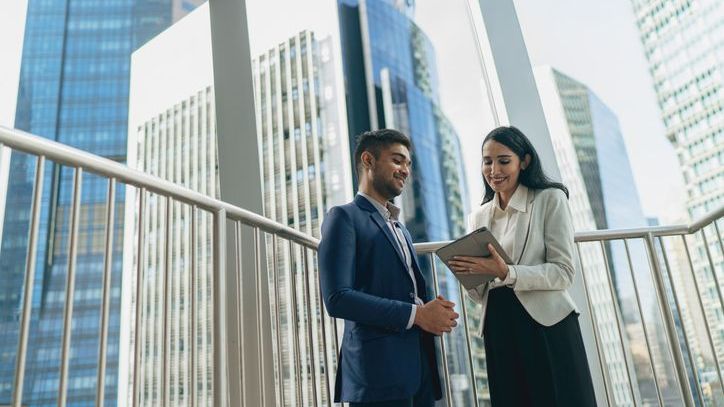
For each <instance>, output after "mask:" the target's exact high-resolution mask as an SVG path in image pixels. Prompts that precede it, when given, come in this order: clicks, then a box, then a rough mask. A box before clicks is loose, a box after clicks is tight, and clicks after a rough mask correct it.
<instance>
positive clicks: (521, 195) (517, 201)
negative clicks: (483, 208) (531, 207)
mask: <svg viewBox="0 0 724 407" xmlns="http://www.w3.org/2000/svg"><path fill="white" fill-rule="evenodd" d="M493 204H494V205H495V208H496V209H498V210H501V211H503V210H508V208H512V209H514V210H516V211H518V212H525V211H526V210H527V209H528V187H526V186H525V185H523V184H519V185H518V188H516V189H515V192H513V196H512V197H510V202H508V206H506V207H505V209H501V208H500V198H498V193H497V192H496V193H495V197H494V198H493Z"/></svg>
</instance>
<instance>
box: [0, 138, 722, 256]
mask: <svg viewBox="0 0 724 407" xmlns="http://www.w3.org/2000/svg"><path fill="white" fill-rule="evenodd" d="M0 144H4V145H5V146H6V147H9V148H11V149H15V150H20V151H24V152H26V153H30V154H35V155H43V156H46V158H47V159H49V160H51V161H54V162H56V163H60V164H65V165H69V166H73V167H82V168H83V169H84V170H85V171H86V172H90V173H93V174H97V175H102V176H106V177H109V178H116V179H117V180H118V181H121V182H123V183H126V184H129V185H133V186H136V187H139V188H144V189H146V190H147V191H149V192H155V193H158V194H161V195H164V196H171V197H173V198H174V200H177V201H180V202H183V203H187V204H190V205H195V206H197V207H199V208H200V209H204V210H207V211H210V212H216V211H219V210H222V209H223V210H225V211H226V214H227V218H228V219H230V220H238V221H241V222H242V223H244V224H245V225H248V226H251V227H258V228H259V229H261V230H262V231H264V232H266V233H271V234H274V235H276V236H279V237H282V238H285V239H288V240H292V241H294V242H295V243H298V244H301V245H303V246H306V247H308V248H310V249H315V250H316V249H317V246H318V245H319V240H318V239H315V238H313V237H311V236H308V235H305V234H304V233H301V232H299V231H297V230H295V229H293V228H291V227H288V226H286V225H282V224H280V223H277V222H274V221H272V220H270V219H267V218H265V217H264V216H262V215H259V214H256V213H254V212H251V211H248V210H246V209H242V208H239V207H237V206H234V205H231V204H229V203H226V202H224V201H221V200H218V199H214V198H212V197H209V196H207V195H203V194H201V193H198V192H196V191H192V190H190V189H187V188H183V187H181V186H178V185H176V184H174V183H172V182H170V181H167V180H163V179H160V178H157V177H154V176H152V175H148V174H146V173H143V172H141V171H138V170H135V169H132V168H129V167H128V166H126V165H124V164H121V163H119V162H116V161H112V160H109V159H107V158H103V157H99V156H96V155H94V154H91V153H88V152H85V151H82V150H79V149H76V148H73V147H70V146H67V145H64V144H61V143H57V142H55V141H51V140H48V139H45V138H42V137H38V136H35V135H32V134H29V133H26V132H23V131H21V130H17V129H10V128H7V127H4V126H0ZM723 215H724V205H721V206H720V207H719V208H718V209H715V210H713V211H712V212H710V213H708V214H706V215H704V216H703V217H701V218H699V219H697V220H695V221H694V222H692V223H691V224H689V225H674V226H657V227H648V228H634V229H619V230H597V231H586V232H578V233H576V236H575V240H576V242H592V241H599V240H616V239H636V238H645V237H646V236H647V235H649V234H651V236H653V237H658V236H662V237H665V236H677V235H686V234H691V233H694V232H696V231H698V230H699V229H701V228H702V227H704V226H706V225H708V224H710V223H712V222H714V221H715V220H717V219H719V218H721V217H722V216H723ZM447 243H449V242H429V243H418V244H416V245H415V248H416V249H417V252H418V254H425V253H431V252H433V251H435V250H437V249H438V248H440V247H442V246H444V245H445V244H447Z"/></svg>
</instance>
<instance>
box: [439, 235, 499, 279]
mask: <svg viewBox="0 0 724 407" xmlns="http://www.w3.org/2000/svg"><path fill="white" fill-rule="evenodd" d="M488 251H490V257H470V256H455V257H453V259H452V260H450V268H452V269H453V271H455V272H459V273H465V272H467V273H480V274H487V275H491V276H495V277H498V278H499V279H500V280H505V278H506V277H507V276H508V265H507V264H505V260H503V258H502V257H500V255H499V254H498V252H497V251H495V248H494V247H493V245H491V244H488Z"/></svg>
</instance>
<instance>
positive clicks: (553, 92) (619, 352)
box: [534, 67, 645, 406]
mask: <svg viewBox="0 0 724 407" xmlns="http://www.w3.org/2000/svg"><path fill="white" fill-rule="evenodd" d="M534 74H535V79H536V83H537V86H538V91H539V94H540V97H541V102H542V105H543V110H544V113H545V116H546V121H547V122H548V126H549V128H550V132H551V141H552V142H553V147H554V149H555V152H556V160H557V162H558V167H559V168H560V170H561V177H562V180H563V183H564V184H565V185H566V186H567V187H568V190H569V193H570V197H569V202H570V207H571V212H572V215H573V225H574V228H575V230H577V231H586V230H596V229H608V228H614V227H631V226H635V225H639V226H643V225H641V223H644V222H645V218H644V217H643V215H642V214H641V209H640V205H638V193H637V191H636V188H635V186H634V184H633V175H632V173H631V169H630V166H629V164H628V155H627V154H626V150H625V147H624V145H623V139H622V138H621V134H620V130H619V127H618V121H617V119H616V118H615V116H613V114H612V113H611V112H610V110H609V109H608V108H607V107H606V106H605V105H603V103H601V102H600V100H599V99H598V98H597V97H596V95H595V94H593V92H591V90H590V89H588V87H586V86H585V85H583V84H582V83H580V82H578V81H576V80H574V79H572V78H570V77H568V76H566V75H564V74H563V73H561V72H559V71H557V70H555V69H553V68H551V67H537V68H535V69H534ZM604 161H605V162H604ZM607 171H611V172H610V173H609V172H607ZM637 207H638V209H637ZM618 213H622V214H623V217H624V219H618V218H617V214H618ZM637 213H638V214H639V217H636V218H634V219H631V217H632V216H634V215H635V214H637ZM632 214H633V215H632ZM626 221H630V222H632V223H629V224H626V223H625V222H626ZM622 225H626V226H622ZM578 249H579V258H580V265H581V270H582V272H583V273H584V274H585V278H586V282H587V284H588V291H589V296H590V300H591V306H592V307H593V310H594V321H595V323H596V329H597V331H598V335H599V340H600V341H601V347H602V348H603V349H604V354H605V367H606V368H607V370H608V375H609V378H610V380H611V382H612V384H613V388H612V390H613V391H612V392H613V395H614V398H615V400H616V403H617V405H625V406H633V405H638V404H640V402H641V395H640V390H639V384H638V382H636V380H635V376H629V369H632V363H633V360H632V356H631V351H630V349H629V340H628V338H627V335H626V331H625V330H623V331H622V330H619V326H617V318H616V316H617V314H619V313H621V314H624V315H626V313H625V310H626V309H627V308H624V307H623V306H622V304H620V303H618V302H617V303H614V297H613V296H612V295H611V291H610V287H618V286H619V285H620V284H616V282H617V281H619V280H622V279H618V278H617V271H619V270H620V272H627V271H628V265H627V260H626V257H625V256H626V254H625V252H624V253H621V252H620V250H619V249H621V248H619V247H615V248H614V247H611V245H603V246H599V245H597V244H589V243H584V244H580V245H579V246H578ZM621 256H623V257H621ZM644 260H645V258H644ZM622 262H623V263H622ZM624 265H625V268H620V267H623V266H624ZM617 267H618V268H617ZM625 281H626V282H627V283H628V280H625ZM619 291H620V290H619ZM636 332H638V331H636ZM621 344H625V345H624V346H621ZM630 374H631V375H634V374H635V372H634V371H633V370H630ZM630 378H632V379H633V381H632V380H630ZM632 389H633V391H632Z"/></svg>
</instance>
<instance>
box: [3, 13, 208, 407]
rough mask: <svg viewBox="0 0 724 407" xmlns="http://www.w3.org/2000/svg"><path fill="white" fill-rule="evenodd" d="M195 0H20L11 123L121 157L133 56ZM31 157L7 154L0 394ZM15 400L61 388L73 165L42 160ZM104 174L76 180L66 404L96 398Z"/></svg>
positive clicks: (52, 395)
mask: <svg viewBox="0 0 724 407" xmlns="http://www.w3.org/2000/svg"><path fill="white" fill-rule="evenodd" d="M198 3H200V1H198V0H196V1H190V0H187V1H184V0H116V1H113V2H99V1H96V0H53V1H47V0H29V2H28V14H27V22H26V29H25V43H24V49H23V56H22V65H21V74H20V86H19V92H18V105H17V115H16V118H15V127H17V128H19V129H21V130H25V131H28V132H30V133H33V134H36V135H39V136H42V137H45V138H48V139H51V140H55V141H58V142H60V143H63V144H66V145H69V146H73V147H77V148H80V149H82V150H86V151H89V152H91V153H94V154H97V155H100V156H103V157H106V158H109V159H112V160H115V161H119V162H125V159H126V138H127V134H128V123H127V121H128V120H127V119H128V89H129V66H130V56H131V52H133V51H134V50H135V49H136V48H137V47H138V46H140V45H142V44H143V43H144V42H145V41H147V40H148V39H150V38H151V37H153V36H154V35H156V34H158V33H159V32H161V31H162V30H163V29H165V28H166V27H168V26H169V25H171V24H172V23H173V21H174V20H175V19H177V18H179V17H181V16H182V15H184V14H185V13H186V12H188V11H189V10H192V9H193V8H194V7H195V5H197V4H198ZM35 162H36V161H35V159H34V158H32V157H29V156H27V155H24V154H18V153H14V154H13V156H12V159H11V163H10V180H9V183H8V200H7V207H6V214H5V230H4V233H3V237H2V243H1V246H0V405H2V404H9V403H10V398H11V397H12V387H13V378H14V370H15V363H16V358H15V353H16V349H17V343H18V328H19V322H18V321H19V316H20V307H21V304H22V292H23V281H24V272H25V264H26V254H27V250H28V247H27V245H28V239H27V237H28V228H29V215H30V214H29V211H30V203H31V199H32V188H33V182H34V174H35ZM45 174H46V175H45V180H44V190H43V199H42V208H41V222H40V229H39V235H38V246H37V257H36V268H35V270H34V273H35V274H34V275H35V283H34V287H33V304H32V305H33V310H32V319H31V327H30V336H29V342H28V359H27V365H26V370H25V372H26V374H25V386H24V396H23V404H27V405H48V404H52V403H54V402H55V400H56V397H57V394H58V380H59V372H60V346H61V334H62V320H63V310H64V305H65V304H64V303H65V297H64V290H65V285H66V282H65V280H66V271H67V263H68V256H67V253H68V240H69V233H68V232H69V231H68V226H69V214H70V201H71V194H72V184H73V170H72V169H71V168H67V167H60V166H57V165H52V164H48V165H47V167H46V168H45ZM107 185H108V184H107V181H105V180H102V179H100V178H97V177H93V176H90V175H88V174H86V176H85V177H84V181H83V184H82V197H81V202H82V206H81V211H80V218H79V219H80V223H79V225H80V226H79V235H78V236H79V239H78V256H77V265H76V278H75V301H74V311H73V324H72V327H73V328H72V334H71V354H70V360H71V362H70V369H69V382H68V393H67V395H68V403H71V404H74V405H91V404H92V403H93V402H94V398H95V385H96V372H97V362H96V360H97V357H98V346H99V340H98V339H99V332H100V308H101V283H102V269H103V252H104V248H103V234H104V228H105V220H104V215H105V205H106V202H105V201H106V193H107ZM116 200H117V202H116V222H115V224H116V229H115V231H114V247H113V273H112V297H111V298H112V299H111V319H110V327H109V336H108V353H107V357H108V364H107V370H106V393H105V394H106V405H115V403H116V398H117V394H116V387H117V383H118V348H119V325H120V324H119V322H120V318H119V314H120V312H119V308H120V299H121V262H122V253H121V249H122V247H123V242H122V237H123V233H122V225H123V222H122V216H123V202H124V194H123V188H119V189H118V191H117V194H116Z"/></svg>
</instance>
